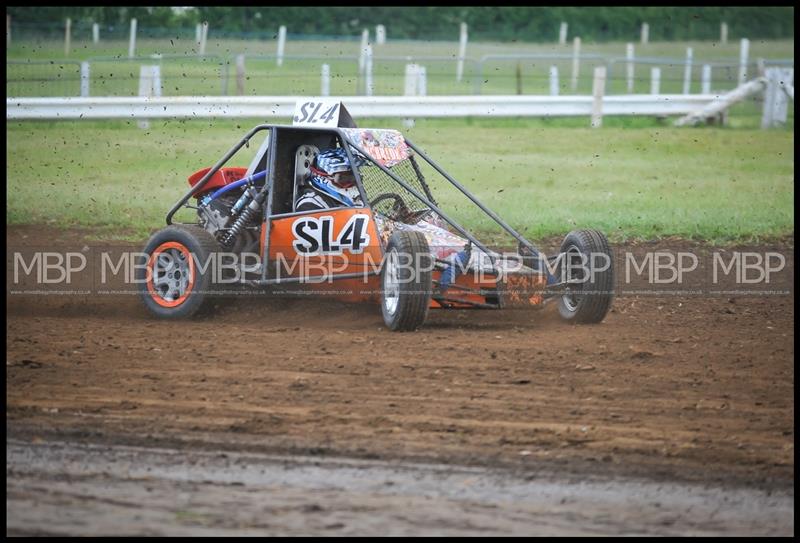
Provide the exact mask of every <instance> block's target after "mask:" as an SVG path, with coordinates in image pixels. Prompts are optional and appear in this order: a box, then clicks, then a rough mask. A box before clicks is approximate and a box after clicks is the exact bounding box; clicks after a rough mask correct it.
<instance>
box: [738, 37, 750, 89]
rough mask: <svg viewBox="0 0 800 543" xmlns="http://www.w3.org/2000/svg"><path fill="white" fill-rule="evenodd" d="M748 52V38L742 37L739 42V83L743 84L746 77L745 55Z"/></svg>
mask: <svg viewBox="0 0 800 543" xmlns="http://www.w3.org/2000/svg"><path fill="white" fill-rule="evenodd" d="M749 54H750V40H748V39H747V38H742V41H741V42H739V79H738V82H739V84H740V85H743V84H744V82H745V80H746V79H747V56H748V55H749Z"/></svg>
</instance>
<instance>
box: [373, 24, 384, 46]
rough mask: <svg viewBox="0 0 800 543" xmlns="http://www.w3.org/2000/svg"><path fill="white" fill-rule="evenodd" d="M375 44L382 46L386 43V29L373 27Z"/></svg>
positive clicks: (380, 26) (379, 26)
mask: <svg viewBox="0 0 800 543" xmlns="http://www.w3.org/2000/svg"><path fill="white" fill-rule="evenodd" d="M375 43H376V44H377V45H383V44H385V43H386V27H385V26H383V25H377V26H376V27H375Z"/></svg>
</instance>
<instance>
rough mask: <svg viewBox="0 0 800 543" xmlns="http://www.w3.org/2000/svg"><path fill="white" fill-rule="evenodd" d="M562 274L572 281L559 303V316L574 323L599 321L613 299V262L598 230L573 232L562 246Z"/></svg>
mask: <svg viewBox="0 0 800 543" xmlns="http://www.w3.org/2000/svg"><path fill="white" fill-rule="evenodd" d="M561 252H562V253H564V257H563V260H562V262H561V266H562V271H563V272H564V273H563V275H564V276H565V278H566V279H567V280H569V281H573V283H571V284H570V285H569V286H568V287H567V290H566V292H565V293H564V294H563V295H562V296H561V299H560V300H559V303H558V312H559V314H560V315H561V317H562V318H563V319H564V320H566V321H569V322H573V323H576V324H593V323H598V322H601V321H602V320H603V319H604V318H605V316H606V314H607V313H608V311H609V309H611V301H612V299H613V289H614V259H613V254H612V253H611V247H610V246H609V244H608V239H606V237H605V235H604V234H603V233H602V232H599V231H597V230H575V231H572V232H570V233H569V234H567V236H566V237H565V238H564V241H563V243H562V244H561Z"/></svg>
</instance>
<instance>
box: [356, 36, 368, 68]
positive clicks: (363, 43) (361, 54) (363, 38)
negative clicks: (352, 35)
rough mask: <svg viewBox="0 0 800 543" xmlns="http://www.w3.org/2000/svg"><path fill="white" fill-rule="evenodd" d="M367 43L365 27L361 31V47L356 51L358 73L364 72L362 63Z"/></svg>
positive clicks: (364, 59) (363, 63) (364, 61)
mask: <svg viewBox="0 0 800 543" xmlns="http://www.w3.org/2000/svg"><path fill="white" fill-rule="evenodd" d="M367 45H369V30H367V29H366V28H365V29H364V30H362V31H361V49H360V50H359V53H358V74H359V75H363V74H364V65H365V63H366V55H367Z"/></svg>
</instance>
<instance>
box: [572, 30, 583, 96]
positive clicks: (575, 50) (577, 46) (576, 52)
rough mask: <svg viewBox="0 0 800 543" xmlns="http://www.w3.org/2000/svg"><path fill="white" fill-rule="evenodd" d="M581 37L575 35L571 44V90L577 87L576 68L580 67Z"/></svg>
mask: <svg viewBox="0 0 800 543" xmlns="http://www.w3.org/2000/svg"><path fill="white" fill-rule="evenodd" d="M580 55H581V39H580V38H578V37H576V38H575V39H574V40H573V44H572V83H571V87H572V91H573V92H575V90H577V88H578V69H579V68H580V65H579V62H580Z"/></svg>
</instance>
